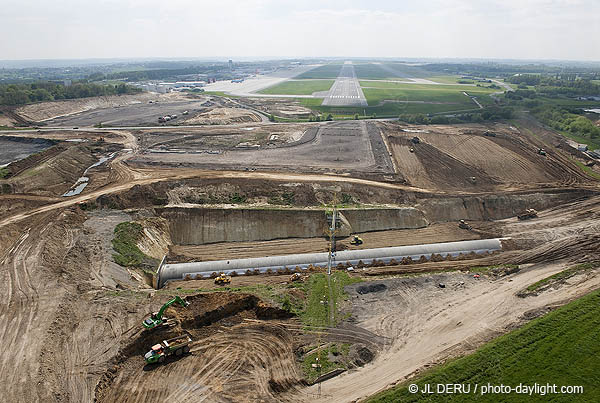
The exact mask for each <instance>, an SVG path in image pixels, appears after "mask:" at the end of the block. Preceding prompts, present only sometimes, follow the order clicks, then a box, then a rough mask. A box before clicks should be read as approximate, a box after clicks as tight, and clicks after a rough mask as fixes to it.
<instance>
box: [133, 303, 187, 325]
mask: <svg viewBox="0 0 600 403" xmlns="http://www.w3.org/2000/svg"><path fill="white" fill-rule="evenodd" d="M176 302H177V303H178V304H180V305H181V306H182V307H184V308H185V307H187V306H188V305H189V304H190V303H189V302H187V301H185V300H184V299H183V298H181V297H179V296H177V297H175V298H173V299H170V300H169V301H167V303H166V304H164V305H163V306H162V307H161V308H160V309H159V311H158V312H154V313H153V314H152V315H150V317H149V318H148V319H146V320H145V321H144V322H143V325H144V327H145V328H146V329H154V328H155V327H157V326H162V325H165V324H168V323H167V318H164V317H163V314H164V313H165V311H166V310H167V308H168V307H169V306H171V305H173V304H174V303H176Z"/></svg>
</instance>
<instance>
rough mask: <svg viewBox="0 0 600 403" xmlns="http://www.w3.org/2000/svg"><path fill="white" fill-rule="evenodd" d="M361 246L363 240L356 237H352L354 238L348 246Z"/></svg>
mask: <svg viewBox="0 0 600 403" xmlns="http://www.w3.org/2000/svg"><path fill="white" fill-rule="evenodd" d="M362 244H363V240H362V238H361V237H359V236H358V235H354V237H353V238H352V240H351V241H350V245H362Z"/></svg>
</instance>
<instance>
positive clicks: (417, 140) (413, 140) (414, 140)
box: [410, 136, 421, 144]
mask: <svg viewBox="0 0 600 403" xmlns="http://www.w3.org/2000/svg"><path fill="white" fill-rule="evenodd" d="M410 141H411V142H412V143H413V144H419V143H420V142H421V139H420V138H418V137H417V136H415V137H413V138H412V139H410Z"/></svg>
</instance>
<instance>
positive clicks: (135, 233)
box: [112, 222, 152, 266]
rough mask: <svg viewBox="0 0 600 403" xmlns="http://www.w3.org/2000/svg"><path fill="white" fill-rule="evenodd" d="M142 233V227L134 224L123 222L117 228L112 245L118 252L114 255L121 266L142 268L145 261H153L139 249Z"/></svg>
mask: <svg viewBox="0 0 600 403" xmlns="http://www.w3.org/2000/svg"><path fill="white" fill-rule="evenodd" d="M142 232H143V228H142V226H141V225H140V224H138V223H133V222H122V223H120V224H118V225H117V226H116V227H115V232H114V233H115V236H114V238H113V240H112V245H113V249H114V250H115V252H117V253H115V254H113V258H114V259H115V262H116V263H118V264H120V265H121V266H140V265H141V264H142V263H143V262H144V261H145V260H149V259H152V258H150V257H148V256H146V255H145V254H144V253H143V252H142V251H141V250H140V249H139V248H138V247H137V242H138V241H139V240H140V239H141V237H142Z"/></svg>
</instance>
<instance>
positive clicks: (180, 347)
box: [144, 334, 192, 364]
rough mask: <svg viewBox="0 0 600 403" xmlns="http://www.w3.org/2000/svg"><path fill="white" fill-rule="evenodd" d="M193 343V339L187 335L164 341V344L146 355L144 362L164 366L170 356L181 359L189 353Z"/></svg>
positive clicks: (160, 344) (154, 346)
mask: <svg viewBox="0 0 600 403" xmlns="http://www.w3.org/2000/svg"><path fill="white" fill-rule="evenodd" d="M191 342H192V338H191V337H190V336H188V335H187V334H186V335H182V336H177V337H173V338H172V339H168V340H164V341H163V342H162V343H159V344H155V345H153V346H152V348H151V349H150V351H148V352H147V353H146V354H144V360H145V361H146V364H156V363H159V364H162V363H163V362H165V359H166V358H167V357H168V356H170V355H175V356H177V357H180V356H182V355H183V354H187V353H189V352H190V343H191Z"/></svg>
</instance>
